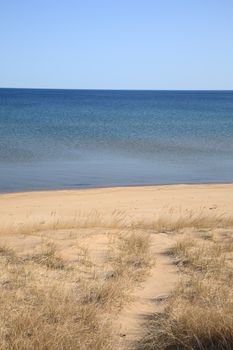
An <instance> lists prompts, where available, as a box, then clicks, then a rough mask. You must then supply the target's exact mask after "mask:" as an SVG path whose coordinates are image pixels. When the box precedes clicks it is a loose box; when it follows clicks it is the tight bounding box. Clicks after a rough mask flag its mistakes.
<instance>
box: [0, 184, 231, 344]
mask: <svg viewBox="0 0 233 350" xmlns="http://www.w3.org/2000/svg"><path fill="white" fill-rule="evenodd" d="M232 212H233V184H208V185H207V184H198V185H164V186H138V187H115V188H96V189H79V190H59V191H41V192H24V193H9V194H0V218H1V223H0V233H1V247H0V248H1V254H0V255H1V256H4V254H5V256H6V259H8V260H7V261H8V262H7V264H6V265H3V267H4V268H6V267H7V270H6V271H7V272H6V274H7V273H8V272H9V271H8V270H9V269H8V265H9V264H12V266H15V265H14V263H15V260H14V259H15V258H14V254H16V256H17V257H22V258H23V260H22V261H23V262H24V264H25V268H29V267H30V268H31V270H30V271H31V274H32V276H33V274H34V275H35V276H36V278H35V281H36V283H40V284H41V288H42V289H41V290H42V291H43V292H44V299H43V300H47V298H48V295H47V292H46V288H45V286H46V284H47V283H48V281H49V284H51V286H53V284H52V283H55V282H56V281H61V282H60V284H59V288H58V289H57V293H58V295H59V293H61V295H63V294H62V291H63V289H62V288H60V286H61V285H62V286H63V284H64V285H67V286H68V287H69V288H70V285H72V283H73V277H72V274H71V275H70V273H68V272H67V273H65V274H64V275H62V272H61V271H60V270H59V269H57V268H56V267H55V268H54V266H53V264H54V262H55V263H56V261H57V260H56V255H55V256H54V255H53V251H51V254H50V253H49V251H47V250H46V249H50V248H49V247H50V245H49V244H51V243H52V247H55V248H56V254H58V256H59V257H60V258H61V259H63V260H64V262H65V266H66V265H67V266H71V267H72V269H73V270H69V269H68V270H67V271H73V272H72V273H74V274H75V273H76V274H77V276H78V277H77V276H76V275H75V276H76V277H75V278H76V279H77V278H81V279H84V280H85V278H87V277H86V275H85V274H84V275H80V276H81V277H80V276H79V274H80V271H82V270H83V271H84V272H85V273H86V274H87V276H88V274H89V273H90V271H89V267H88V266H89V265H87V266H86V265H85V264H84V263H85V261H87V262H88V260H86V259H87V257H90V258H91V264H94V265H93V266H95V268H96V269H97V270H96V272H95V275H96V274H97V276H98V275H99V276H100V281H99V283H100V284H99V285H101V288H102V287H103V285H104V284H103V283H105V284H106V285H108V279H106V278H105V277H103V276H105V275H106V274H108V273H110V275H111V274H112V275H113V276H114V274H113V272H112V268H113V267H112V266H111V267H109V261H110V262H111V261H112V260H111V259H110V260H109V258H108V254H109V252H110V253H111V251H112V242H114V239H115V240H116V239H119V242H120V243H119V244H120V245H116V247H118V248H117V249H119V246H120V247H123V248H122V249H123V250H122V252H121V254H123V255H122V256H123V257H125V259H126V263H125V265H124V269H123V270H124V271H126V273H127V270H128V269H129V264H130V261H131V263H132V261H133V262H134V260H135V259H136V260H137V259H138V254H139V256H141V259H142V260H141V262H142V263H144V261H147V259H148V258H149V259H150V257H152V258H153V261H154V262H155V263H153V264H152V265H148V266H147V267H146V268H147V270H150V271H149V272H148V275H147V273H146V274H145V276H144V277H143V273H142V280H141V283H138V281H137V282H136V283H135V281H134V282H132V281H131V278H132V276H131V273H130V274H129V272H128V275H127V274H126V276H128V277H125V272H124V274H123V275H122V277H121V278H122V279H121V280H120V281H123V282H121V283H122V286H121V287H120V288H116V285H117V286H118V283H119V282H117V280H116V282H114V281H113V282H114V283H115V284H114V283H113V282H112V283H113V284H112V288H113V290H114V293H115V291H116V290H118V289H119V293H118V294H119V295H118V294H117V296H115V294H114V293H113V292H112V291H111V289H109V290H108V294H107V296H108V298H109V299H107V300H108V302H109V305H110V306H109V310H110V311H111V312H110V313H111V317H112V318H111V320H112V321H111V322H113V324H114V327H115V328H114V327H113V328H112V330H113V336H112V341H113V342H114V343H115V344H117V347H116V348H117V349H122V350H125V349H128V348H133V344H134V343H135V342H138V341H140V339H142V338H143V336H144V333H145V331H146V327H144V326H143V325H144V323H143V322H145V320H146V319H150V318H151V317H152V315H154V314H156V313H158V312H161V311H163V309H164V301H163V300H166V298H167V296H168V295H169V294H170V293H171V291H172V290H173V289H174V288H175V285H176V283H177V282H178V280H179V279H180V273H181V271H180V270H179V268H178V267H177V265H176V264H174V261H173V258H172V257H171V255H170V254H167V252H168V251H169V250H171V249H172V247H173V246H174V244H175V243H176V240H177V239H179V237H180V235H181V237H182V233H184V234H189V233H191V235H192V237H194V238H195V237H196V238H197V241H198V239H200V235H204V236H203V237H204V238H203V239H205V237H207V238H208V239H210V237H212V236H211V235H213V234H214V235H215V236H216V237H217V235H219V234H221V235H223V236H221V237H220V240H221V242H222V241H223V240H224V239H225V240H226V239H232V227H230V226H229V222H228V223H227V224H226V222H222V224H223V225H222V226H218V225H216V223H219V221H215V218H220V219H221V217H226V218H228V217H231V222H230V225H231V226H232ZM190 217H191V221H189V219H187V218H190ZM192 217H194V218H197V219H198V220H197V221H196V223H194V224H193V222H192ZM122 218H123V225H122ZM161 218H163V219H164V220H162V222H163V223H165V225H164V226H162V225H160V226H159V225H158V222H159V220H161ZM201 218H204V219H205V220H206V218H207V221H204V226H203V225H202V226H199V223H200V221H201ZM209 218H212V219H214V220H212V221H211V220H210V221H208V220H209ZM83 219H84V221H83ZM118 219H120V221H117V220H118ZM172 219H174V222H176V226H175V227H173V229H172V230H170V229H169V224H170V222H171V221H172ZM177 219H178V220H177ZM180 219H181V220H180ZM79 220H80V222H79ZM85 220H87V221H85ZM176 220H177V221H176ZM179 220H180V221H179ZM182 220H183V221H182ZM217 220H218V219H217ZM140 222H141V224H139V225H138V226H137V225H135V226H133V225H132V226H130V225H128V223H140ZM177 222H178V223H180V222H181V223H182V222H184V225H183V229H184V230H181V231H180V226H179V225H180V224H179V225H177ZM108 223H109V225H108ZM124 223H126V225H124ZM147 223H148V225H147ZM153 223H156V224H157V226H156V227H155V226H153ZM160 223H161V221H160ZM209 224H210V227H209V226H208V225H209ZM220 224H221V223H220ZM186 225H187V226H186ZM224 225H225V228H224ZM194 226H195V227H194ZM215 226H216V227H215ZM217 226H218V227H217ZM219 230H220V231H219ZM155 233H156V234H155ZM134 234H136V236H134ZM117 237H118V238H117ZM127 237H128V239H130V240H129V242H130V243H129V244H130V245H129V246H128V250H127V249H126V250H124V249H125V247H127ZM130 237H131V238H130ZM134 237H136V239H138V241H136V243H137V242H138V243H137V244H138V245H137V244H136V243H135V241H134V239H135V238H134ZM125 238H126V240H125ZM112 240H113V241H112ZM146 240H148V242H150V243H149V246H148V248H147V250H146V251H145V252H144V253H142V251H141V249H142V247H143V244H142V242H144V241H146ZM116 242H118V241H116ZM205 242H206V241H205ZM227 242H228V241H227ZM229 242H230V241H229ZM212 243H213V242H212ZM212 243H210V244H212ZM125 244H126V246H125ZM201 244H202V243H201ZM227 244H228V245H229V246H230V243H227ZM46 247H47V248H46ZM137 247H139V248H140V249H139V251H137V249H138V248H137ZM136 248H137V249H136ZM44 249H45V251H44ZM52 249H53V248H52ZM80 249H81V250H80ZM134 249H136V251H134ZM12 250H13V252H15V253H14V254H13V255H12ZM38 252H40V254H41V252H43V254H44V255H43V256H45V257H46V259H45V260H41V261H40V263H39V265H38V262H37V265H38V266H39V267H38V268H37V267H36V266H37V265H36V263H35V264H32V265H30V261H33V260H32V259H35V258H36V257H38ZM85 252H88V254H87V253H85ZM80 254H81V255H80ZM82 254H84V255H82ZM85 254H87V256H86V255H85ZM124 254H125V255H124ZM129 254H131V260H127V259H129V257H128V255H129ZM132 254H134V255H133V260H132ZM140 254H142V255H140ZM143 254H144V255H143ZM41 256H42V255H41ZM60 258H59V259H60ZM2 259H3V258H2ZM10 259H12V262H11V260H10ZM17 259H18V258H17ZM30 259H31V260H30ZM47 259H49V260H47ZM53 259H55V260H53ZM88 259H89V258H88ZM144 259H145V260H144ZM211 259H212V258H211ZM50 260H51V264H52V265H51V266H50V265H48V263H49V262H50ZM63 260H62V261H63ZM3 261H4V260H3ZM16 261H17V260H16ZM35 261H37V260H35ZM59 261H60V260H59ZM82 261H84V262H82ZM127 261H129V263H128V262H127ZM27 264H29V265H27ZM46 264H47V265H46ZM82 264H84V265H82ZM44 265H45V266H44ZM9 266H11V265H9ZM12 266H11V268H12ZM20 266H21V265H19V266H18V267H17V268H18V269H19V268H20ZM28 266H29V267H28ZM80 266H81V270H80V271H79V269H80ZM84 266H85V268H84ZM90 266H92V265H90ZM136 266H137V265H134V264H133V268H134V269H136ZM131 268H132V267H131ZM37 269H38V271H37ZM76 270H77V271H76ZM17 271H18V270H17ZM19 271H21V270H19ZM22 271H24V270H22ZM113 271H114V270H113ZM129 271H131V270H129ZM132 271H134V270H132ZM87 272H88V273H87ZM20 273H21V272H19V277H20V276H21V275H20ZM38 276H40V277H39V279H38ZM62 276H63V277H62ZM19 277H17V278H19ZM129 277H131V278H129ZM9 278H10V277H9ZM20 278H21V277H20ZM69 278H71V280H70V279H69ZM47 279H48V281H47ZM9 280H10V279H9ZM7 281H8V280H7ZM33 281H34V280H32V281H31V280H30V279H29V282H28V283H29V284H30V283H31V285H32V286H34V284H33V283H34V282H33ZM91 281H92V280H91ZM126 281H127V283H126ZM128 281H131V282H130V283H133V285H132V286H131V287H130V288H129V287H127V286H128V283H129V282H128ZM71 282H72V283H71ZM7 283H8V282H7ZM91 283H92V282H91ZM3 286H4V285H3ZM68 287H67V288H68ZM118 287H119V286H118ZM31 288H32V287H31ZM33 288H38V287H35V286H34V287H33ZM124 288H125V290H127V288H129V291H130V292H128V293H129V294H130V295H129V296H128V297H129V300H130V302H127V298H126V300H125V297H124V293H125V290H124ZM85 290H86V289H85ZM26 291H27V290H26V289H25V291H24V289H23V292H25V293H26ZM85 293H86V292H85ZM112 293H113V294H112ZM15 295H17V294H15ZM27 295H28V294H27ZM88 295H89V294H88ZM13 296H14V294H13ZM114 298H116V300H118V299H119V298H120V300H121V299H122V300H121V302H122V303H123V304H122V306H121V308H120V310H118V312H116V313H115V312H113V311H112V310H114V308H113V309H111V307H114V303H115V302H116V301H114V300H115V299H114ZM117 298H118V299H117ZM2 300H3V299H2ZM12 300H13V301H14V299H12ZM52 300H53V297H52ZM52 300H51V301H50V302H52ZM158 300H162V302H161V301H159V302H158ZM13 301H8V304H9V305H11V304H10V303H12V305H13V306H12V308H14V307H15V306H14V303H13ZM21 303H22V301H19V302H18V304H17V305H16V306H17V307H19V308H20V307H21ZM98 303H99V301H98V302H97V311H98V313H99V312H100V310H102V311H101V313H102V312H105V311H106V310H105V309H104V306H103V305H102V304H101V305H100V306H99V304H98ZM111 305H112V306H111ZM45 307H46V305H45ZM24 308H27V310H28V304H27V303H26V302H25V305H24V307H23V308H22V310H24ZM20 310H21V309H20ZM104 310H105V311H104ZM29 311H30V310H29ZM29 311H28V312H29ZM55 312H57V309H56V308H55ZM108 312H109V311H108ZM12 314H14V313H12ZM29 314H30V313H29ZM33 314H34V312H33ZM20 317H21V316H20ZM30 317H31V316H30ZM64 317H66V313H64ZM67 317H68V321H69V322H70V318H69V316H67ZM108 317H109V313H108ZM17 322H18V321H17ZM17 322H16V321H14V322H13V323H12V325H13V326H12V327H13V328H14V327H16V329H18V328H19V327H18V326H17V324H18V323H17ZM31 322H32V321H30V324H31ZM36 322H37V321H36ZM43 322H44V321H43ZM43 322H42V324H41V326H40V328H39V329H40V331H41V334H42V335H41V336H39V338H40V337H41V339H42V338H43V337H44V334H45V333H44V332H45V329H46V327H47V326H46V323H43ZM32 324H33V323H32ZM76 326H77V325H76ZM76 326H75V327H76ZM43 327H45V328H43ZM78 327H79V326H78ZM22 329H23V330H24V328H22ZM62 329H63V328H62ZM62 332H64V334H66V333H65V330H64V329H63V331H62ZM88 332H89V333H88V338H87V340H88V339H89V336H90V337H92V333H91V332H92V331H91V330H90V331H88ZM20 334H21V333H20ZM46 334H47V333H46ZM19 336H20V335H18V336H17V337H19ZM47 337H48V339H49V341H52V342H53V344H55V345H54V348H55V349H57V348H58V347H57V345H56V342H55V340H54V339H52V340H51V339H50V335H47ZM99 337H100V338H101V339H102V337H103V339H105V340H103V342H106V339H108V338H106V336H105V335H104V334H102V333H100V334H99ZM104 337H105V338H104ZM55 338H56V337H55ZM22 339H23V338H22ZM35 339H36V338H35ZM35 339H34V338H33V337H32V339H31V340H30V341H32V342H33V341H34V340H35ZM43 339H44V338H43ZM85 341H86V340H85V339H84V340H83V342H84V343H85ZM64 342H65V340H64ZM24 348H26V347H25V343H24V342H23V341H22V346H21V347H20V349H24ZM32 348H33V347H32ZM42 348H43V347H42ZM73 348H76V344H75V343H74V347H73ZM87 349H89V348H87ZM96 349H97V348H96ZM98 349H99V348H98ZM100 349H105V347H104V346H103V347H101V348H100Z"/></svg>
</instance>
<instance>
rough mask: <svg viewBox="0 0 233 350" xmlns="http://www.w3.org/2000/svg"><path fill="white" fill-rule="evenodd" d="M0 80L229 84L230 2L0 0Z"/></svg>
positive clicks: (232, 85) (138, 85)
mask: <svg viewBox="0 0 233 350" xmlns="http://www.w3.org/2000/svg"><path fill="white" fill-rule="evenodd" d="M0 86H1V87H46V88H47V87H51V88H52V87H54V88H93V89H95V88H100V89H103V88H106V89H120V88H122V89H233V0H82V1H81V0H0Z"/></svg>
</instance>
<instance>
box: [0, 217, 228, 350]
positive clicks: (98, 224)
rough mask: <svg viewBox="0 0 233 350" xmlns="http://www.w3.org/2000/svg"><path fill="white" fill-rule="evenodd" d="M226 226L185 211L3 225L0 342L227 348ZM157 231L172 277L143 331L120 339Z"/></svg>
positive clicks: (18, 348)
mask: <svg viewBox="0 0 233 350" xmlns="http://www.w3.org/2000/svg"><path fill="white" fill-rule="evenodd" d="M232 227H233V219H232V218H229V217H225V216H214V215H213V216H206V215H204V214H202V213H201V214H200V213H199V214H198V215H195V213H191V212H190V213H188V214H187V213H186V216H185V215H181V216H179V217H174V218H173V216H172V215H171V213H168V214H167V215H164V217H160V218H156V219H155V220H151V221H146V220H137V221H126V220H125V217H124V215H123V214H122V213H119V212H115V213H114V214H113V216H112V218H111V219H108V220H104V219H103V218H102V217H101V216H100V215H99V214H98V213H91V214H90V215H88V216H87V217H86V218H83V217H81V218H80V217H77V218H74V219H73V220H71V221H66V220H61V219H59V218H56V215H52V219H51V221H49V222H42V221H40V222H36V223H30V222H29V223H24V224H23V225H18V226H11V227H10V226H5V227H2V228H1V230H0V231H1V238H2V240H1V246H0V268H1V270H0V271H1V272H0V349H1V350H24V349H38V350H47V349H48V350H50V349H51V350H55V349H58V350H66V349H67V350H68V349H70V350H72V349H80V350H106V349H108V350H114V349H135V350H136V349H142V350H153V349H158V350H160V349H161V350H170V349H180V350H183V349H187V350H191V349H200V350H207V349H219V350H220V349H221V350H223V349H224V350H230V349H233V273H232V271H233V269H232V268H233V229H232ZM153 235H168V236H169V237H171V239H172V240H173V243H174V244H173V245H172V246H168V247H167V250H166V251H164V252H163V254H164V255H166V256H167V259H168V261H169V263H171V264H174V266H175V267H176V269H177V274H178V275H179V279H178V283H177V284H176V285H174V286H173V289H172V290H171V291H170V293H169V295H168V296H167V298H165V300H163V301H162V311H161V310H160V311H159V312H158V313H155V312H154V311H153V310H152V312H151V315H150V317H148V319H147V320H143V321H142V322H141V327H142V328H143V334H144V335H143V337H140V339H137V341H136V342H134V343H133V344H131V345H129V344H128V343H127V345H125V344H126V343H124V339H122V332H121V325H120V324H119V322H118V316H119V314H120V312H121V310H122V309H124V307H125V306H126V305H128V304H130V303H134V301H135V300H134V296H133V291H134V289H135V288H138V286H141V287H143V285H144V284H145V283H146V281H147V278H148V276H150V273H151V270H152V269H156V254H154V251H153V249H152V243H151V237H152V236H153ZM158 283H159V281H158ZM155 296H156V291H155Z"/></svg>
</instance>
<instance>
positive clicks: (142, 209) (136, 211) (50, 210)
mask: <svg viewBox="0 0 233 350" xmlns="http://www.w3.org/2000/svg"><path fill="white" fill-rule="evenodd" d="M93 210H94V211H97V212H99V213H100V214H101V215H103V216H105V217H107V216H109V215H111V214H112V212H113V211H114V210H119V211H122V212H124V213H125V215H126V216H127V218H129V219H136V218H144V219H151V218H155V217H158V216H160V215H166V214H168V215H170V214H169V213H171V212H172V215H179V214H180V213H181V212H185V211H187V210H188V211H189V210H193V211H195V212H196V213H198V212H200V211H205V213H206V214H208V213H211V214H215V213H216V214H226V215H232V214H233V184H208V185H206V184H203V185H166V186H140V187H115V188H97V189H82V190H60V191H41V192H24V193H11V194H0V220H1V225H2V224H5V223H6V224H10V223H14V224H17V223H25V222H27V221H28V220H30V221H33V220H35V221H38V220H46V219H50V218H51V216H52V215H55V216H57V217H62V218H64V219H69V218H72V217H74V216H75V215H76V216H77V215H80V213H81V214H82V215H86V214H88V213H90V212H91V211H93Z"/></svg>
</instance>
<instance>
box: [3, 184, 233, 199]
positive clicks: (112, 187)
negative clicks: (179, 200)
mask: <svg viewBox="0 0 233 350" xmlns="http://www.w3.org/2000/svg"><path fill="white" fill-rule="evenodd" d="M199 185H200V186H201V185H204V186H211V185H214V186H215V185H216V186H217V185H233V181H226V182H224V181H223V182H222V181H221V182H218V181H215V182H177V183H176V182H172V183H161V184H155V183H149V184H132V185H106V186H90V187H81V186H80V187H67V188H63V187H61V188H51V189H50V188H44V189H29V190H18V191H0V196H2V195H10V194H23V193H25V194H26V193H38V192H41V193H45V192H63V191H84V190H87V191H88V190H98V189H115V188H132V187H135V188H138V187H142V188H143V187H165V186H171V187H172V186H199Z"/></svg>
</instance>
